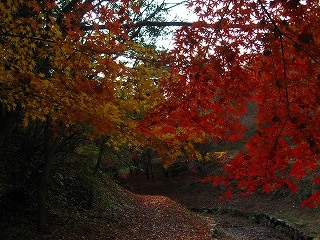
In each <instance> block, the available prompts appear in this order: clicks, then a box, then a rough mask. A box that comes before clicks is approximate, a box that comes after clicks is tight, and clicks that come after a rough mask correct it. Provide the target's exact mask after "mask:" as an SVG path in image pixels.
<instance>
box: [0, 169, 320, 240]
mask: <svg viewBox="0 0 320 240" xmlns="http://www.w3.org/2000/svg"><path fill="white" fill-rule="evenodd" d="M154 180H155V181H154V182H153V181H152V180H151V179H146V175H145V174H144V173H143V172H140V174H139V175H137V176H135V175H129V176H128V178H126V179H122V180H121V181H120V180H119V183H120V184H121V185H122V186H123V187H124V188H125V189H123V188H122V187H119V186H118V185H116V184H114V182H112V181H106V182H105V185H104V191H107V192H106V196H109V199H105V200H106V201H105V202H100V204H96V206H95V207H94V208H93V209H90V210H89V209H85V208H79V207H75V206H70V205H61V206H59V205H58V204H55V202H54V201H51V202H50V204H49V215H48V219H49V224H50V230H51V234H49V235H39V234H38V233H37V231H36V214H35V213H36V212H35V209H36V208H35V207H32V206H31V207H30V206H28V207H26V206H24V205H23V204H16V203H15V202H10V201H9V202H8V201H4V199H1V198H0V239H1V240H31V239H32V240H62V239H65V240H82V239H85V240H102V239H103V240H107V239H109V240H111V239H113V240H127V239H128V240H129V239H132V240H191V239H193V240H212V239H221V240H222V239H224V240H246V239H248V240H280V239H282V240H286V239H288V240H289V239H290V238H289V237H288V236H286V235H284V234H281V233H280V232H278V231H277V230H275V229H273V228H270V227H266V226H263V225H258V224H255V223H253V222H252V221H251V220H250V219H248V218H246V217H243V216H242V215H241V214H240V215H239V214H226V213H223V212H217V213H214V214H213V213H211V214H198V213H195V212H191V211H189V210H188V209H191V208H201V209H203V208H207V209H210V208H216V209H217V208H219V209H238V210H240V211H241V212H244V213H246V212H263V213H267V214H270V215H274V216H276V217H278V218H281V219H285V220H287V221H289V222H290V223H292V224H294V225H295V226H297V227H298V228H299V229H300V230H301V231H303V232H304V233H306V234H307V235H310V236H319V235H320V234H319V233H320V209H319V208H317V209H310V208H301V207H300V201H301V200H299V198H298V197H297V196H294V195H286V196H279V195H270V196H266V195H261V194H256V195H254V196H253V197H246V198H233V199H228V200H225V201H221V200H219V196H220V195H221V194H222V193H223V192H222V191H221V190H218V189H215V188H212V187H211V186H208V185H204V184H199V183H198V179H197V178H196V177H195V176H194V175H193V174H190V175H185V174H181V175H178V176H175V177H173V179H172V180H173V181H172V184H171V187H170V184H169V182H168V179H167V177H166V176H165V174H163V171H162V170H161V168H160V167H159V168H158V170H156V169H155V171H154ZM126 189H127V190H126ZM128 190H129V191H128ZM57 197H59V196H57ZM59 201H61V199H60V200H59ZM213 228H214V229H215V231H212V229H213ZM212 233H214V234H213V235H214V236H213V237H212Z"/></svg>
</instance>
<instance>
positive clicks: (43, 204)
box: [37, 117, 58, 234]
mask: <svg viewBox="0 0 320 240" xmlns="http://www.w3.org/2000/svg"><path fill="white" fill-rule="evenodd" d="M57 147H58V141H57V140H53V137H52V133H51V129H50V117H47V123H46V126H45V148H44V150H45V154H44V161H45V162H44V165H43V169H42V172H41V175H40V178H39V181H38V183H37V203H38V213H37V214H38V215H37V216H38V231H39V232H41V233H44V234H48V233H49V226H48V220H47V190H48V181H49V177H50V173H51V169H52V166H53V162H54V153H55V151H56V149H57Z"/></svg>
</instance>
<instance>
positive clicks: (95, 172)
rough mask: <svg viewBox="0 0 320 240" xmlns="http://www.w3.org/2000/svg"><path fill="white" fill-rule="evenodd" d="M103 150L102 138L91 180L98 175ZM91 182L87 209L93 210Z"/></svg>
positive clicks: (103, 142)
mask: <svg viewBox="0 0 320 240" xmlns="http://www.w3.org/2000/svg"><path fill="white" fill-rule="evenodd" d="M105 149H106V148H105V139H104V138H103V139H102V140H101V143H100V147H99V154H98V159H97V163H96V165H95V167H94V170H93V173H92V176H93V180H94V178H95V177H96V176H97V173H98V171H99V169H100V165H101V162H102V156H103V154H104V151H105ZM93 180H92V183H91V186H90V195H89V208H93V202H94V183H93Z"/></svg>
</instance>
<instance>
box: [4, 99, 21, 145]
mask: <svg viewBox="0 0 320 240" xmlns="http://www.w3.org/2000/svg"><path fill="white" fill-rule="evenodd" d="M0 108H1V113H0V148H1V147H3V146H4V144H5V142H6V140H7V138H8V137H9V135H10V133H11V130H12V128H13V126H14V124H15V123H16V122H17V120H18V117H19V113H20V108H19V107H17V109H16V110H14V111H11V112H8V111H7V110H6V109H5V106H4V105H2V104H0Z"/></svg>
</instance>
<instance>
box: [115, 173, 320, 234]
mask: <svg viewBox="0 0 320 240" xmlns="http://www.w3.org/2000/svg"><path fill="white" fill-rule="evenodd" d="M198 180H199V178H197V177H196V176H195V174H193V173H190V172H189V173H185V174H179V175H177V176H175V177H173V178H172V183H171V187H170V183H169V181H168V178H167V177H166V175H165V174H164V172H163V170H161V169H160V168H159V167H158V168H155V170H154V182H153V181H152V180H151V179H146V174H144V173H143V172H140V174H138V175H131V176H129V178H128V179H126V180H125V181H122V182H121V184H122V186H124V187H125V188H126V189H128V190H129V191H132V192H134V193H137V194H142V195H163V196H167V197H169V198H170V199H172V200H174V201H175V202H177V203H180V204H181V205H183V206H185V207H187V208H188V209H195V208H196V209H236V210H239V212H240V213H244V214H246V213H255V212H258V213H266V214H268V215H271V216H275V217H276V218H279V219H282V220H285V221H287V222H289V223H290V224H292V225H293V226H295V227H296V228H297V229H299V230H300V231H301V232H303V233H304V234H305V235H307V236H313V237H318V238H319V239H320V208H302V207H301V201H302V199H301V197H299V196H298V195H293V194H290V193H285V194H281V193H278V194H270V195H265V194H261V193H260V194H259V193H256V194H254V195H253V196H251V197H234V198H231V199H226V200H223V201H222V200H220V199H219V196H221V195H223V190H221V189H217V188H213V187H212V186H211V185H210V184H200V183H198ZM206 216H209V217H210V218H211V220H212V222H213V223H214V224H215V225H216V229H217V236H216V238H217V239H237V240H245V239H250V240H255V239H256V240H267V239H269V240H280V239H283V240H284V239H291V238H289V237H288V236H286V235H284V234H282V233H280V232H279V231H277V230H275V229H273V228H270V227H266V226H262V225H258V224H255V223H254V222H253V221H252V220H251V219H248V218H247V217H244V216H243V215H242V214H240V215H239V214H226V213H224V212H223V211H221V212H216V213H214V214H206ZM318 238H316V239H318ZM159 239H160V238H159Z"/></svg>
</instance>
